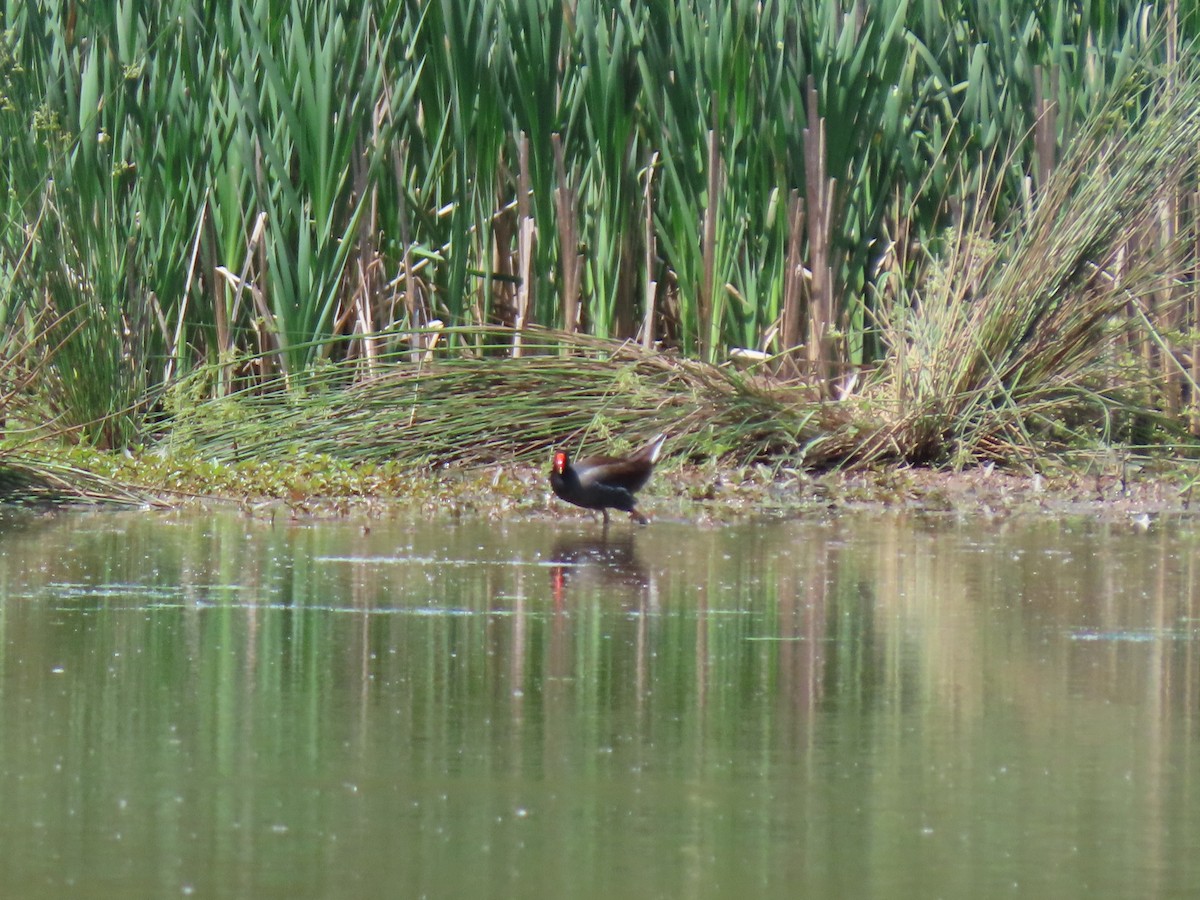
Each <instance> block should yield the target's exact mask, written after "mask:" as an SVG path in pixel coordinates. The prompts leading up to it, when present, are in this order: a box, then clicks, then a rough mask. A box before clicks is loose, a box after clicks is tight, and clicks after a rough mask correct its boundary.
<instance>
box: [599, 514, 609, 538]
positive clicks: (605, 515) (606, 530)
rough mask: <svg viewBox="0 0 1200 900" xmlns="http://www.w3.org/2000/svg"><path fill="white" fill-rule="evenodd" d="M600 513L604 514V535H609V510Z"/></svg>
mask: <svg viewBox="0 0 1200 900" xmlns="http://www.w3.org/2000/svg"><path fill="white" fill-rule="evenodd" d="M600 512H602V513H604V533H605V534H608V510H607V509H602V510H600Z"/></svg>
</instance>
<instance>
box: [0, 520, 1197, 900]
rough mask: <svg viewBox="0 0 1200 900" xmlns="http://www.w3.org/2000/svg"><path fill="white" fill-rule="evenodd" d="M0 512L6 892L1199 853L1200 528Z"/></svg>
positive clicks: (736, 872) (804, 877)
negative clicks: (604, 523) (604, 530)
mask: <svg viewBox="0 0 1200 900" xmlns="http://www.w3.org/2000/svg"><path fill="white" fill-rule="evenodd" d="M599 537H600V531H599V528H598V526H596V525H594V524H593V523H592V522H591V521H590V520H588V519H587V518H585V517H581V518H578V519H570V520H563V521H559V522H557V523H550V522H544V523H542V522H513V523H508V524H503V523H502V524H496V523H473V524H471V523H466V524H457V525H455V524H448V523H431V522H427V521H418V522H381V521H375V522H372V523H370V527H369V528H364V526H363V523H362V522H332V523H306V524H295V523H289V522H287V521H285V520H284V519H283V518H282V517H281V518H279V519H277V520H276V521H275V522H270V521H262V520H253V519H249V518H245V517H241V516H236V515H229V516H204V517H197V516H179V515H163V514H158V513H146V512H142V513H136V514H112V513H102V514H75V513H72V514H59V515H53V516H44V517H42V516H27V517H26V516H20V517H12V518H9V519H7V520H5V521H4V522H3V523H2V524H0V716H2V718H0V809H2V810H3V815H2V816H0V846H2V847H3V848H4V852H3V853H2V854H0V896H4V897H21V898H43V897H44V898H60V897H72V896H75V897H89V898H90V897H114V898H116V897H121V898H128V897H172V896H184V897H186V896H197V897H234V896H240V897H251V896H253V897H256V898H257V897H264V898H269V897H281V898H282V897H288V898H294V897H350V896H355V897H358V896H362V897H368V896H373V897H384V896H389V897H392V896H394V897H422V896H424V897H435V898H436V897H483V896H488V897H585V898H586V897H613V896H627V897H639V898H640V897H667V898H676V897H731V896H732V897H737V896H745V897H772V896H777V897H800V896H810V897H887V898H894V897H967V896H969V897H1010V896H1026V897H1056V898H1064V897H1089V898H1092V897H1168V896H1193V895H1194V894H1195V892H1196V891H1197V890H1198V889H1200V856H1197V854H1196V853H1195V846H1196V836H1197V835H1200V735H1198V727H1197V726H1198V723H1200V716H1198V714H1197V703H1198V700H1200V652H1198V648H1200V572H1198V571H1197V564H1196V561H1197V559H1198V558H1200V554H1198V553H1197V549H1198V547H1200V531H1197V530H1196V529H1195V528H1193V527H1192V526H1188V525H1184V524H1178V523H1175V524H1167V523H1163V522H1159V523H1155V525H1154V526H1153V527H1152V528H1151V529H1150V530H1149V531H1148V532H1143V531H1141V530H1139V529H1137V528H1135V527H1132V526H1127V525H1124V524H1122V523H1110V524H1103V523H1096V522H1088V521H1085V520H1081V519H1072V520H1065V521H1064V520H1053V521H1052V520H1041V521H1028V522H1024V523H1022V522H1009V523H997V522H991V521H986V520H983V519H979V520H958V519H954V518H951V517H942V518H938V517H920V516H915V515H903V514H870V515H866V514H864V515H841V516H830V517H829V518H826V519H820V520H810V521H799V522H791V523H773V524H759V525H746V526H736V527H723V528H719V529H704V528H699V527H696V526H691V525H683V524H678V523H671V522H657V523H655V524H654V525H652V526H650V527H648V528H642V529H637V530H636V532H635V531H631V530H630V528H629V526H627V525H626V523H625V522H624V521H620V522H619V523H618V522H616V521H614V526H613V529H612V532H611V534H610V539H609V541H608V542H607V543H602V542H601V541H600V540H599Z"/></svg>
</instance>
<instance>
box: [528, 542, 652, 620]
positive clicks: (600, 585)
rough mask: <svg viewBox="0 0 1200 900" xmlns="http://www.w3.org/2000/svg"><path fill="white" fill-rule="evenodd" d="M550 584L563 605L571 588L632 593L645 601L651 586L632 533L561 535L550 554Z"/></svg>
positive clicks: (558, 601) (555, 601) (558, 603)
mask: <svg viewBox="0 0 1200 900" xmlns="http://www.w3.org/2000/svg"><path fill="white" fill-rule="evenodd" d="M550 585H551V588H552V589H553V591H554V605H555V606H556V607H559V606H561V605H562V603H563V601H564V600H565V599H566V595H567V592H568V591H571V592H576V593H578V592H582V591H601V592H604V593H611V592H621V593H632V594H634V595H635V596H637V597H638V598H639V600H644V599H645V595H646V593H647V592H648V590H649V588H650V586H651V579H650V575H649V572H648V571H647V569H646V567H645V566H644V565H643V564H642V561H641V560H640V559H639V558H638V555H637V550H636V547H635V544H634V536H633V533H632V532H627V533H625V534H622V535H620V536H618V537H614V538H608V539H605V538H595V537H588V536H584V535H579V536H575V537H560V538H559V539H558V540H557V541H556V542H555V544H554V550H553V552H552V553H551V555H550Z"/></svg>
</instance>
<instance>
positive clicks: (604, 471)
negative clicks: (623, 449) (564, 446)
mask: <svg viewBox="0 0 1200 900" xmlns="http://www.w3.org/2000/svg"><path fill="white" fill-rule="evenodd" d="M666 439H667V436H666V435H665V434H660V435H659V436H658V437H656V438H655V439H654V440H652V441H651V442H650V443H649V444H647V445H646V446H645V447H643V448H642V449H641V450H639V451H638V452H637V453H634V454H633V455H632V456H627V457H625V458H624V459H614V458H613V457H611V456H589V457H586V458H584V459H579V460H576V461H575V462H574V463H572V462H570V461H569V460H568V459H567V454H566V453H565V452H564V451H562V450H559V451H558V452H556V453H555V454H554V468H553V469H552V470H551V472H550V487H551V488H553V489H554V493H556V494H557V495H558V496H559V497H561V498H562V499H563V500H566V501H567V502H568V503H574V504H575V505H576V506H582V507H583V508H584V509H598V510H600V512H602V513H604V527H605V528H608V511H609V510H610V509H620V510H624V511H625V512H627V513H629V516H630V518H632V519H633V520H634V521H636V522H640V523H641V524H642V525H645V524H647V523H648V521H649V520H648V519H647V518H646V517H645V516H643V515H642V514H641V513H640V512H638V511H637V510H636V509H634V505H635V504H636V503H637V498H636V497H634V496H633V495H634V493H636V492H637V491H638V490H639V489H640V488H641V487H642V486H643V485H645V483H646V482H647V481H649V480H650V473H651V472H653V471H654V463H655V462H656V461H657V460H658V453H659V451H660V450H662V445H663V441H665V440H666Z"/></svg>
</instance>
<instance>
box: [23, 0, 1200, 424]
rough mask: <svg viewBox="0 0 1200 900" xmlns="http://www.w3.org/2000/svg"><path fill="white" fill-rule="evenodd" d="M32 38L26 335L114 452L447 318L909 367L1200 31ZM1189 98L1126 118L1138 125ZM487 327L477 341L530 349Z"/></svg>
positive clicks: (826, 6)
mask: <svg viewBox="0 0 1200 900" xmlns="http://www.w3.org/2000/svg"><path fill="white" fill-rule="evenodd" d="M0 15H2V17H3V22H2V26H3V41H2V42H0V93H2V97H0V137H2V138H3V140H4V142H5V147H6V152H5V154H4V155H3V159H2V160H0V173H2V177H3V179H4V187H5V190H4V191H3V193H2V194H0V206H2V210H0V212H2V215H3V220H2V221H3V227H2V228H0V327H3V329H4V333H5V334H7V335H10V336H11V337H12V339H13V340H15V339H16V338H17V337H18V336H20V335H26V336H27V335H28V334H30V333H31V324H30V323H32V322H35V321H48V320H50V319H53V320H54V321H60V320H61V323H62V324H61V328H62V329H65V330H60V331H57V332H54V333H49V334H47V335H46V341H45V343H43V344H42V345H41V346H40V348H39V350H40V353H41V356H40V357H36V358H34V359H35V360H41V361H42V362H43V363H44V365H45V367H46V369H45V371H46V373H47V375H48V376H50V377H48V378H47V380H46V384H47V389H46V390H44V391H43V400H44V403H43V410H42V412H41V415H42V416H44V417H45V418H47V419H52V420H53V421H54V422H55V423H57V424H58V425H59V426H60V427H67V428H75V429H77V433H78V434H79V435H81V437H83V438H84V439H87V440H89V441H93V442H97V443H100V444H103V445H113V446H119V445H123V444H127V443H130V442H133V441H135V440H136V439H137V438H138V437H139V436H141V435H144V434H146V432H147V428H146V421H145V415H146V414H147V413H148V412H151V411H152V410H151V409H150V407H148V406H147V398H150V397H156V396H160V395H161V392H162V389H163V388H164V387H168V386H169V385H170V384H171V383H172V382H173V381H174V380H176V379H180V378H186V377H187V376H188V375H189V373H191V372H193V371H204V372H208V371H212V370H211V369H210V367H212V366H214V365H215V366H216V367H217V369H216V371H218V372H219V377H217V378H215V379H214V380H213V382H212V387H211V392H212V393H213V394H224V393H229V392H231V391H234V390H236V389H237V388H238V387H239V385H242V384H244V383H245V382H246V379H250V380H251V381H253V380H258V381H261V382H264V383H265V382H269V381H271V380H272V379H274V378H276V377H283V378H284V379H285V383H291V382H292V381H293V380H295V379H297V378H299V377H301V376H303V375H304V373H306V372H307V371H308V370H310V369H312V368H313V367H319V366H323V365H325V364H327V363H328V362H330V361H333V362H340V361H343V360H350V361H352V363H353V365H354V366H355V367H356V368H355V369H354V371H356V372H358V373H359V374H360V375H366V376H369V375H370V373H371V372H372V371H373V370H374V367H375V366H376V364H377V362H378V361H379V360H380V359H382V358H384V357H386V355H387V353H388V351H389V347H392V346H394V345H395V344H396V343H397V342H401V343H403V341H404V340H405V335H411V336H413V343H414V344H415V343H416V342H417V341H416V335H417V334H418V333H419V332H420V331H421V330H422V329H424V328H425V327H426V326H427V325H428V324H429V323H430V322H432V321H433V320H435V319H439V320H441V321H442V322H443V323H445V324H446V325H448V326H490V325H501V326H510V325H514V324H517V323H521V324H526V325H539V326H544V327H549V328H555V329H565V330H566V331H568V332H576V331H579V332H583V333H586V334H591V335H594V336H598V337H615V338H638V339H640V341H641V342H642V343H644V344H645V345H646V346H652V345H654V343H655V342H659V344H660V345H661V346H662V347H664V348H666V349H675V350H679V351H681V352H682V353H684V354H685V355H688V356H694V357H699V358H702V359H706V360H709V361H714V362H719V361H722V360H724V359H725V358H726V355H727V352H728V350H729V349H731V348H751V349H758V350H763V351H766V352H767V353H768V354H781V353H782V354H785V356H786V359H785V360H782V361H781V362H779V363H777V365H781V366H782V369H783V371H785V372H791V373H799V374H802V375H806V376H807V377H808V378H809V379H810V380H814V381H816V382H818V383H823V381H824V380H825V379H828V378H830V377H834V378H841V377H842V376H844V375H846V374H847V373H848V372H849V371H850V370H851V369H852V368H853V367H858V366H865V365H872V364H875V363H877V362H879V361H880V360H885V359H887V358H888V357H889V354H892V353H894V352H895V346H894V345H893V344H892V343H891V341H892V340H893V339H894V335H891V334H889V333H888V332H887V331H886V330H884V329H881V328H880V326H879V322H880V321H881V319H885V318H887V317H888V316H891V315H892V314H893V313H894V312H895V304H897V303H901V302H903V298H904V297H905V296H909V295H911V293H912V291H913V290H915V289H917V287H918V286H919V285H920V283H921V280H922V279H923V278H925V277H927V275H928V273H929V272H931V271H932V269H931V268H930V267H929V264H928V262H927V259H928V258H929V256H930V255H933V256H936V255H937V254H939V253H941V252H943V249H944V248H949V247H950V244H948V243H947V242H946V240H945V235H946V234H947V233H951V232H954V231H955V230H959V231H961V230H962V229H963V228H964V223H978V224H979V226H980V228H981V229H982V231H983V232H988V231H989V230H991V231H995V232H997V233H999V232H1000V231H1001V230H1002V229H1003V228H1004V227H1005V223H1006V222H1010V221H1011V220H1012V217H1013V216H1014V215H1016V214H1024V215H1030V214H1032V211H1033V209H1034V207H1035V205H1036V203H1035V201H1036V199H1037V195H1038V193H1039V192H1040V191H1044V190H1046V189H1047V187H1046V186H1047V185H1048V184H1049V179H1050V177H1051V175H1052V172H1053V170H1054V169H1055V168H1056V167H1057V165H1058V160H1059V159H1060V158H1061V157H1062V156H1063V155H1064V154H1065V153H1066V148H1067V147H1068V146H1069V144H1070V142H1071V140H1072V139H1073V137H1074V136H1075V135H1076V134H1077V133H1078V132H1079V131H1080V130H1081V129H1082V128H1084V127H1085V123H1086V122H1088V121H1090V119H1091V118H1092V117H1093V116H1094V115H1095V114H1096V111H1097V110H1099V109H1101V108H1105V104H1106V103H1108V102H1109V100H1110V98H1111V96H1112V94H1113V92H1114V91H1115V90H1117V89H1119V87H1120V85H1122V84H1123V83H1124V82H1125V81H1126V79H1127V77H1128V76H1129V75H1130V73H1132V72H1134V71H1136V70H1138V69H1139V68H1140V69H1145V68H1146V67H1147V66H1157V65H1159V64H1160V63H1162V62H1163V61H1164V60H1165V59H1166V58H1167V57H1169V56H1170V52H1171V51H1170V49H1169V48H1170V46H1171V44H1170V41H1168V40H1166V39H1164V38H1163V34H1164V33H1165V32H1167V31H1169V36H1170V37H1171V39H1172V40H1174V41H1175V42H1176V44H1175V46H1176V47H1178V46H1179V42H1181V41H1186V40H1187V39H1188V37H1189V36H1190V35H1193V34H1195V32H1196V30H1197V21H1196V20H1197V16H1196V14H1195V13H1194V12H1192V11H1191V10H1190V8H1189V7H1186V6H1183V7H1179V8H1176V7H1173V6H1172V5H1171V4H1168V6H1167V8H1166V9H1164V10H1160V9H1159V8H1158V7H1157V6H1150V5H1146V4H1141V3H1136V2H1132V0H1123V2H1120V3H1116V4H1113V3H1107V4H1101V3H1084V4H1079V3H1077V2H1066V0H1055V2H1050V3H1042V4H1023V3H1016V2H1011V0H1001V2H998V3H980V2H971V0H876V2H869V3H868V2H861V0H860V2H844V3H837V4H831V3H823V2H817V0H802V2H800V3H783V2H778V0H763V2H750V0H737V2H733V3H716V2H712V0H690V2H687V3H684V4H660V3H650V4H635V3H633V2H632V0H618V2H616V3H601V2H599V0H578V2H573V3H564V2H562V0H486V2H485V0H463V2H457V0H437V2H433V3H424V2H416V0H371V2H368V3H365V4H364V3H351V2H349V0H323V2H317V0H286V2H285V0H236V2H233V3H231V4H228V5H224V6H219V5H218V6H213V5H212V4H206V3H202V2H200V0H167V2H164V3H161V4H150V5H147V4H142V3H137V2H134V0H122V2H117V3H113V4H79V3H51V2H48V0H6V2H5V3H4V4H3V5H2V6H0ZM1167 20H1169V24H1170V25H1171V29H1173V30H1170V29H1168V28H1167V26H1166V24H1164V22H1167ZM1176 52H1177V51H1176ZM1154 92H1155V86H1154V85H1153V84H1150V85H1149V86H1148V87H1147V90H1146V91H1145V92H1144V93H1143V95H1141V96H1133V97H1129V98H1128V102H1127V103H1126V104H1125V105H1124V106H1123V107H1121V108H1119V109H1115V108H1113V107H1111V106H1109V107H1107V108H1109V109H1110V111H1111V112H1110V114H1111V115H1116V116H1118V117H1120V118H1121V119H1122V120H1123V121H1126V122H1136V121H1137V120H1138V119H1139V117H1141V116H1142V115H1143V111H1144V110H1145V109H1146V108H1147V106H1146V104H1147V103H1148V102H1149V100H1148V98H1149V97H1150V96H1151V95H1153V94H1154ZM984 220H986V221H984ZM947 229H949V232H948V230H947ZM912 248H922V249H923V250H928V251H930V252H929V254H927V253H924V252H911V251H912ZM947 252H952V251H951V250H948V251H947ZM897 285H902V287H901V288H899V289H897V288H896V286H897ZM1159 324H1161V323H1159ZM1166 330H1169V329H1166ZM479 335H480V332H479V331H477V330H475V329H474V328H472V327H451V328H449V329H447V330H446V331H445V335H444V340H445V341H447V342H449V344H450V345H451V346H452V347H454V348H456V349H461V350H463V351H469V352H472V353H486V354H491V355H496V354H503V353H508V352H515V351H514V349H513V346H510V347H508V348H503V347H499V346H496V345H494V344H491V343H487V342H481V341H482V339H481V338H480V336H479ZM513 340H514V344H515V343H517V342H519V339H517V338H515V337H514V338H513ZM11 346H12V347H25V346H26V345H25V344H24V343H21V342H20V341H17V342H15V343H12V345H11ZM51 348H53V351H54V352H53V354H51V353H50V352H49V351H50V349H51ZM22 352H26V351H22ZM787 360H790V361H791V363H790V367H789V366H788V365H783V362H786V361H787ZM831 393H832V389H830V388H826V389H825V394H826V395H827V396H828V395H830V394H831Z"/></svg>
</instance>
